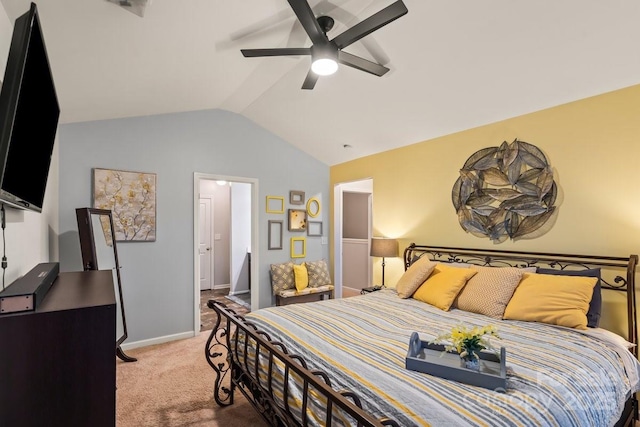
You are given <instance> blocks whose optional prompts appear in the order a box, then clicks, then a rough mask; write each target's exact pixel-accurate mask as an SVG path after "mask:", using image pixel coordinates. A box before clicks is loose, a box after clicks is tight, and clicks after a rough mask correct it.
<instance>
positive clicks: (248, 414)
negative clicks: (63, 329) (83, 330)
mask: <svg viewBox="0 0 640 427" xmlns="http://www.w3.org/2000/svg"><path fill="white" fill-rule="evenodd" d="M208 335H209V334H207V333H201V334H200V335H198V336H197V337H194V338H189V339H185V340H179V341H173V342H170V343H165V344H158V345H154V346H149V347H143V348H138V349H132V350H127V355H129V356H132V357H136V358H138V361H137V362H128V363H127V362H122V361H121V360H120V359H116V365H117V368H116V369H117V377H116V380H117V390H116V418H117V422H116V424H117V425H118V427H141V426H144V427H146V426H149V427H151V426H153V427H179V426H180V427H181V426H207V427H247V426H256V427H261V426H266V425H267V424H266V423H265V422H264V421H263V420H262V418H260V416H259V415H258V413H257V412H256V411H255V410H254V409H253V407H252V406H251V404H250V403H249V402H248V401H247V400H246V399H245V398H244V397H243V396H242V394H241V393H240V392H236V394H235V403H234V404H233V405H231V406H228V407H225V408H221V407H219V406H218V405H217V404H216V403H215V400H214V399H213V383H214V380H215V374H214V371H213V369H211V367H210V366H209V364H208V363H207V361H206V358H205V343H206V341H207V338H208Z"/></svg>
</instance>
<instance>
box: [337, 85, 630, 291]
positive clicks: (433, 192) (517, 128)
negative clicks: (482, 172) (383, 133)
mask: <svg viewBox="0 0 640 427" xmlns="http://www.w3.org/2000/svg"><path fill="white" fill-rule="evenodd" d="M426 122H427V121H426V120H425V126H427V124H426ZM394 125H400V126H401V124H394ZM516 138H518V139H519V140H522V141H526V142H529V143H531V144H534V145H536V146H537V147H538V148H540V149H541V150H542V151H543V152H544V153H545V155H546V156H547V159H548V161H549V163H550V164H551V166H552V168H553V170H554V178H555V180H556V183H557V184H558V190H559V191H558V199H557V201H556V206H557V207H558V214H557V216H556V220H555V223H554V224H553V227H552V228H551V230H550V231H549V232H547V233H546V234H544V235H543V236H541V237H538V238H536V239H531V240H525V239H523V240H518V241H516V242H513V241H512V240H507V241H506V242H504V243H501V244H497V245H496V244H494V243H492V242H491V241H490V240H489V239H486V238H478V237H475V236H473V235H471V234H468V233H466V232H465V231H464V230H463V229H462V227H461V226H460V224H459V223H458V218H457V215H456V212H455V210H454V208H453V203H452V201H451V190H452V187H453V184H454V183H455V181H456V179H457V177H458V174H459V169H460V168H461V167H462V165H463V164H464V162H465V161H466V160H467V158H468V157H469V156H470V155H471V154H473V153H474V152H476V151H477V150H479V149H481V148H485V147H493V146H498V145H500V144H501V143H502V142H503V141H508V142H511V141H513V140H514V139H516ZM639 159H640V85H636V86H631V87H628V88H625V89H621V90H618V91H614V92H610V93H606V94H602V95H598V96H595V97H591V98H587V99H583V100H580V101H576V102H572V103H569V104H564V105H560V106H556V107H553V108H549V109H545V110H542V111H538V112H535V113H531V114H526V115H523V116H519V117H515V118H512V119H508V120H504V121H500V122H496V123H492V124H489V125H486V126H482V127H478V128H474V129H469V130H466V131H463V132H458V133H455V134H451V135H447V136H443V137H440V138H435V139H432V140H428V141H423V142H419V143H416V144H413V145H410V146H406V147H402V148H398V149H394V150H390V151H386V152H383V153H379V154H375V155H371V156H367V157H363V158H360V159H356V160H353V161H350V162H346V163H342V164H339V165H336V166H333V167H331V170H330V179H331V185H332V186H334V185H336V184H339V183H341V182H348V181H354V180H359V179H364V178H372V179H373V229H374V235H382V236H387V237H397V238H399V239H400V248H401V251H402V248H404V247H405V246H407V245H408V244H409V243H411V242H416V243H418V244H429V245H437V246H456V247H472V248H495V249H503V250H523V251H546V252H564V253H577V254H593V255H615V256H627V255H629V254H632V253H633V254H638V253H640V189H639V188H638V182H640V167H639ZM331 203H332V205H333V200H331ZM331 235H333V233H332V234H331ZM331 257H332V259H333V253H331ZM402 272H403V267H402V262H401V259H400V258H395V259H389V258H387V259H386V268H385V282H386V283H387V284H388V285H393V284H394V283H395V282H396V281H397V280H398V278H399V277H400V275H401V274H402ZM373 275H374V283H378V282H379V276H380V265H379V263H376V264H375V265H374V269H373ZM639 284H640V283H639Z"/></svg>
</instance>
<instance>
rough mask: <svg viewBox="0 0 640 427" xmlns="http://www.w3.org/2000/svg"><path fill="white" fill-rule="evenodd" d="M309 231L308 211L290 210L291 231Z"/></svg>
mask: <svg viewBox="0 0 640 427" xmlns="http://www.w3.org/2000/svg"><path fill="white" fill-rule="evenodd" d="M306 229H307V211H306V210H304V209H289V231H305V230H306Z"/></svg>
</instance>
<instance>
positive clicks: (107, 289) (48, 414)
mask: <svg viewBox="0 0 640 427" xmlns="http://www.w3.org/2000/svg"><path fill="white" fill-rule="evenodd" d="M115 325H116V305H115V293H114V288H113V275H112V272H111V271H109V270H95V271H82V272H67V273H60V274H59V275H58V278H57V279H56V280H55V282H54V283H53V285H52V286H51V288H50V290H49V292H48V293H47V295H46V296H45V298H44V300H43V301H42V302H41V303H40V304H38V306H37V307H36V308H35V310H30V311H23V312H15V313H9V314H1V315H0V426H7V427H12V426H20V427H24V426H69V427H71V426H92V427H97V426H115V416H116V415H115V412H116V411H115V402H116V364H115V357H114V356H115V349H114V336H115Z"/></svg>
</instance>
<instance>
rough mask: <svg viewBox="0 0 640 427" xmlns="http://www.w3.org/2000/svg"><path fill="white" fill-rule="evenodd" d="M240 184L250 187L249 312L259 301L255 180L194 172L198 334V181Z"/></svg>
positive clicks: (196, 329)
mask: <svg viewBox="0 0 640 427" xmlns="http://www.w3.org/2000/svg"><path fill="white" fill-rule="evenodd" d="M202 180H205V181H220V180H222V181H227V182H232V183H233V182H241V183H245V184H250V185H251V271H250V272H249V274H250V275H251V310H252V311H253V310H257V309H258V305H259V301H260V295H259V292H260V283H259V282H258V265H259V256H260V253H259V250H258V248H259V245H258V243H259V241H260V239H259V222H258V220H259V210H258V205H259V203H258V195H259V192H258V180H257V179H255V178H247V177H239V176H231V175H216V174H208V173H199V172H194V174H193V330H194V333H195V335H196V336H197V335H199V334H200V257H199V248H198V242H199V240H200V239H199V238H198V234H199V230H198V224H199V222H200V209H199V205H200V181H202Z"/></svg>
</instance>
